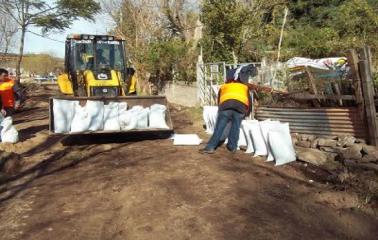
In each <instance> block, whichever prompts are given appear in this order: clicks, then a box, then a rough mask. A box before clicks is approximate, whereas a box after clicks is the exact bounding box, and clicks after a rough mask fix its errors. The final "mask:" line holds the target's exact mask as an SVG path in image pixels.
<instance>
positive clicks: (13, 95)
mask: <svg viewBox="0 0 378 240" xmlns="http://www.w3.org/2000/svg"><path fill="white" fill-rule="evenodd" d="M20 92H21V91H20V90H19V88H18V87H17V86H16V85H15V82H14V80H13V79H11V78H9V73H8V71H7V70H5V69H3V68H0V100H1V114H2V115H3V116H4V117H7V116H12V115H13V113H14V112H15V110H16V109H17V108H18V107H19V105H20V101H21V94H20Z"/></svg>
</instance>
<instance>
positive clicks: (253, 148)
mask: <svg viewBox="0 0 378 240" xmlns="http://www.w3.org/2000/svg"><path fill="white" fill-rule="evenodd" d="M217 115H218V107H214V106H206V107H204V112H203V117H204V121H205V124H206V132H207V133H208V134H212V133H213V131H214V128H215V124H216V119H217ZM230 127H231V126H230V124H229V125H228V126H227V127H226V129H225V132H224V139H225V138H226V136H227V135H228V132H229V129H230ZM238 146H239V147H246V153H254V156H266V157H267V161H275V162H276V165H283V164H286V163H289V162H292V161H295V160H296V154H295V149H294V146H293V142H292V139H291V135H290V127H289V123H281V122H279V121H271V120H265V121H257V120H243V121H242V124H241V128H240V136H239V142H238Z"/></svg>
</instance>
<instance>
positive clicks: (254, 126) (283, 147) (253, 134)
mask: <svg viewBox="0 0 378 240" xmlns="http://www.w3.org/2000/svg"><path fill="white" fill-rule="evenodd" d="M242 131H243V133H244V134H245V136H246V138H247V139H249V141H248V140H247V143H248V148H247V152H249V153H250V152H251V151H254V156H266V157H267V161H275V162H276V165H277V166H278V165H283V164H286V163H289V162H292V161H295V160H296V155H295V150H294V146H293V142H292V139H291V135H290V128H289V124H288V123H280V122H279V121H270V120H266V121H262V122H259V121H257V120H246V121H243V122H242ZM251 145H253V146H251ZM252 147H253V150H252Z"/></svg>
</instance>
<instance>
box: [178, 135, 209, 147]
mask: <svg viewBox="0 0 378 240" xmlns="http://www.w3.org/2000/svg"><path fill="white" fill-rule="evenodd" d="M201 143H202V139H200V138H199V137H198V135H197V134H175V135H174V136H173V145H182V146H192V145H200V144H201Z"/></svg>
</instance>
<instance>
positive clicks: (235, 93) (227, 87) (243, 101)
mask: <svg viewBox="0 0 378 240" xmlns="http://www.w3.org/2000/svg"><path fill="white" fill-rule="evenodd" d="M227 78H228V79H227V81H226V83H225V84H223V85H222V86H221V88H220V90H219V93H218V105H219V110H218V117H217V122H216V124H215V129H214V133H213V136H212V137H211V138H210V140H209V142H208V143H207V145H206V147H205V148H204V149H201V150H200V152H201V153H204V154H212V153H214V152H215V149H216V148H217V147H218V146H219V144H220V142H221V141H222V137H223V134H224V131H225V128H226V126H227V124H228V123H230V122H231V129H230V132H229V133H228V143H227V146H226V147H227V149H228V150H229V151H230V152H232V153H234V152H236V149H237V147H238V140H239V133H240V125H241V122H242V120H243V119H244V118H245V117H246V116H248V115H249V114H250V113H251V109H252V97H251V95H250V93H249V89H248V86H247V85H246V84H247V83H248V80H247V79H246V80H244V79H243V80H241V79H240V77H239V76H238V74H237V73H236V75H231V76H230V77H229V76H228V77H227Z"/></svg>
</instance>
